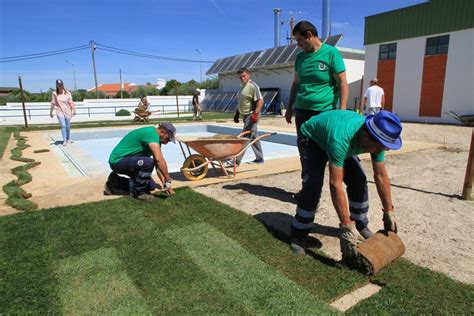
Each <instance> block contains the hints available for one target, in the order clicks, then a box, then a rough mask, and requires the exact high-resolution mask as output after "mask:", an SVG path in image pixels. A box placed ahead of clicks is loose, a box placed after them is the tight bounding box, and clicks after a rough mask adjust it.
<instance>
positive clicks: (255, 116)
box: [250, 112, 258, 124]
mask: <svg viewBox="0 0 474 316" xmlns="http://www.w3.org/2000/svg"><path fill="white" fill-rule="evenodd" d="M250 122H252V123H254V124H255V123H257V122H258V113H257V112H253V114H252V115H250Z"/></svg>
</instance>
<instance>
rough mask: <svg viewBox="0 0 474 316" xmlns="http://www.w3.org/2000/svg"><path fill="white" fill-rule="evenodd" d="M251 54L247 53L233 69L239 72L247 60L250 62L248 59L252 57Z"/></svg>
mask: <svg viewBox="0 0 474 316" xmlns="http://www.w3.org/2000/svg"><path fill="white" fill-rule="evenodd" d="M252 54H253V53H247V54H245V55H244V56H243V57H242V59H241V60H240V61H239V62H238V63H237V65H235V69H237V70H239V69H240V68H242V67H243V65H245V64H246V63H247V61H248V60H250V57H251V56H252Z"/></svg>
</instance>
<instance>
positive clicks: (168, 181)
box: [163, 178, 171, 190]
mask: <svg viewBox="0 0 474 316" xmlns="http://www.w3.org/2000/svg"><path fill="white" fill-rule="evenodd" d="M163 187H164V188H165V189H167V190H169V189H171V178H169V179H168V180H166V181H165V183H164V185H163Z"/></svg>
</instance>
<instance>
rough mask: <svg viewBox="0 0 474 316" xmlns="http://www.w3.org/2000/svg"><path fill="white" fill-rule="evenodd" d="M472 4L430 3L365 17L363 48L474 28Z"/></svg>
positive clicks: (449, 0) (469, 0)
mask: <svg viewBox="0 0 474 316" xmlns="http://www.w3.org/2000/svg"><path fill="white" fill-rule="evenodd" d="M473 16H474V1H472V0H455V1H454V0H431V1H428V2H425V3H420V4H417V5H413V6H409V7H405V8H401V9H397V10H393V11H387V12H383V13H379V14H376V15H371V16H367V17H365V32H364V44H365V45H370V44H375V43H386V42H390V41H396V40H400V39H405V38H413V37H419V36H427V35H432V34H441V33H448V32H453V31H459V30H464V29H470V28H474V18H473Z"/></svg>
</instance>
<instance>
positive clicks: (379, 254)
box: [357, 230, 405, 275]
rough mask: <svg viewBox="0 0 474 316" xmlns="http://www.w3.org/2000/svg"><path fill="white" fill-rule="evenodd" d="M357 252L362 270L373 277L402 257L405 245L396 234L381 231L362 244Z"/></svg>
mask: <svg viewBox="0 0 474 316" xmlns="http://www.w3.org/2000/svg"><path fill="white" fill-rule="evenodd" d="M357 250H358V252H359V255H360V259H361V268H362V269H363V270H364V272H365V273H367V274H372V275H373V274H377V272H379V271H380V270H381V269H383V268H384V267H386V266H388V265H389V264H390V263H391V262H393V261H394V260H395V259H397V258H399V257H401V256H402V255H403V254H404V253H405V245H404V244H403V242H402V240H401V239H400V237H398V235H397V234H395V233H394V232H391V231H384V230H380V231H378V232H377V233H375V234H374V235H373V236H372V237H370V238H369V239H367V240H366V241H364V242H363V243H361V244H360V245H359V246H358V247H357Z"/></svg>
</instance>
